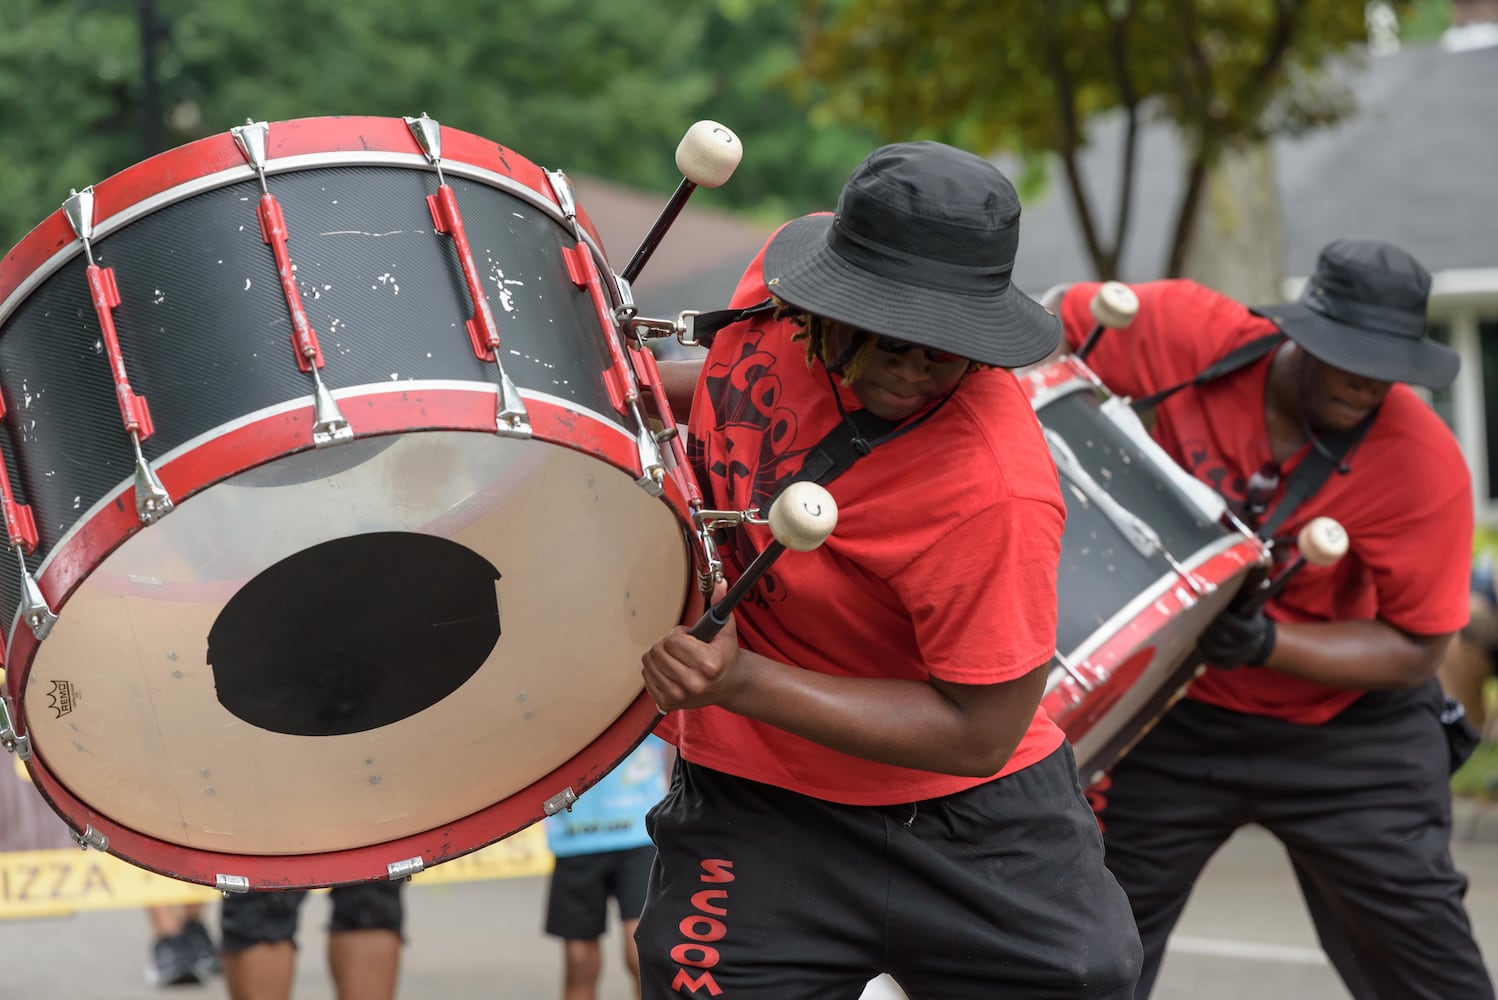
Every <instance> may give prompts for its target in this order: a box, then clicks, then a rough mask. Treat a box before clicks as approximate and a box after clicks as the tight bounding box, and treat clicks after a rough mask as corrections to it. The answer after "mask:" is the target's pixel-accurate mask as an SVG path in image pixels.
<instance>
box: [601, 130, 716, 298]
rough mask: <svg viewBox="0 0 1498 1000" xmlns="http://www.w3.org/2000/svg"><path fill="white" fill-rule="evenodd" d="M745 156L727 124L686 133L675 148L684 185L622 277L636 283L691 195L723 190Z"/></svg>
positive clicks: (662, 212) (663, 210)
mask: <svg viewBox="0 0 1498 1000" xmlns="http://www.w3.org/2000/svg"><path fill="white" fill-rule="evenodd" d="M743 156H744V147H743V146H742V145H740V144H739V137H738V136H736V135H734V134H733V131H732V130H731V129H729V128H728V127H727V126H726V125H719V124H718V123H717V122H715V121H708V120H706V119H704V120H703V121H700V122H696V123H695V124H693V125H692V127H691V128H689V129H687V134H686V135H684V136H682V137H681V142H680V143H679V144H678V145H677V147H676V169H678V170H680V171H681V183H680V184H678V185H677V186H676V191H675V192H674V193H673V194H672V195H671V200H670V201H668V202H666V207H665V208H663V209H662V210H661V214H660V215H659V216H658V217H657V218H656V220H655V225H653V226H651V227H650V232H648V233H646V234H645V239H644V241H643V242H642V243H641V244H640V248H639V249H638V250H636V251H635V255H634V256H633V257H632V258H630V261H629V263H628V264H627V265H625V268H624V270H623V271H622V272H620V274H619V277H621V278H623V279H624V280H625V281H634V280H635V278H636V277H637V276H638V275H639V273H640V272H641V271H642V270H644V268H645V262H646V261H648V260H649V259H650V255H651V254H653V253H655V248H656V247H658V246H660V242H661V237H663V236H665V235H666V230H667V229H670V228H671V223H673V222H675V221H676V217H677V216H678V215H680V214H681V210H682V208H683V207H684V206H685V205H686V203H687V199H688V198H690V197H692V192H693V191H695V190H697V189H698V188H699V187H707V188H715V187H722V186H723V184H724V182H725V181H727V180H728V178H730V177H732V176H733V172H734V170H735V169H737V168H738V165H739V160H741V159H743Z"/></svg>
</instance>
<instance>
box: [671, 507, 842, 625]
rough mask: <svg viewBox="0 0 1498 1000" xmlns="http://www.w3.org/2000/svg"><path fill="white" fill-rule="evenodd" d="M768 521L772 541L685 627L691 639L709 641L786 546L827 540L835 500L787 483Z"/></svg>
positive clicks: (808, 546) (803, 548)
mask: <svg viewBox="0 0 1498 1000" xmlns="http://www.w3.org/2000/svg"><path fill="white" fill-rule="evenodd" d="M769 521H770V533H771V534H772V535H774V536H775V540H774V541H772V542H771V543H770V544H769V545H767V546H765V550H764V551H763V552H761V553H760V554H759V555H757V556H755V557H754V561H753V562H751V563H750V564H749V565H748V566H747V567H745V568H744V572H742V573H740V574H739V578H738V579H737V580H735V581H734V582H733V586H732V587H729V588H728V593H726V594H724V595H723V599H722V600H721V601H719V602H718V603H717V604H715V605H713V606H712V607H710V608H708V609H707V611H705V612H703V615H702V617H701V618H699V619H697V623H696V624H695V625H693V626H692V627H691V628H690V629H688V631H689V632H690V633H691V634H692V636H693V637H694V638H697V639H701V640H702V641H703V642H711V641H712V639H713V636H715V635H717V634H718V632H719V631H720V630H721V629H722V628H723V626H724V625H727V624H728V618H729V616H730V615H732V614H733V609H734V607H735V605H737V604H738V603H739V601H741V600H743V599H744V595H745V594H747V593H749V589H750V588H751V587H753V586H754V585H755V583H757V582H758V581H759V578H760V577H762V576H764V574H765V570H767V569H769V568H770V564H771V563H773V562H774V561H775V560H776V559H778V558H779V557H780V553H782V552H784V551H785V550H786V549H793V550H795V551H796V552H810V551H811V550H812V549H814V548H816V547H817V546H819V545H821V544H822V543H823V542H825V541H827V536H828V535H830V534H832V530H833V529H834V528H836V527H837V501H836V500H834V499H832V494H831V493H828V492H827V490H826V489H824V488H823V487H821V486H818V485H817V484H816V483H813V482H804V481H803V482H799V483H791V484H790V485H789V486H787V487H786V488H785V489H784V491H782V492H781V494H780V496H778V497H776V498H775V502H774V503H772V504H770V517H769Z"/></svg>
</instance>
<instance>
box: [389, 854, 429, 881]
mask: <svg viewBox="0 0 1498 1000" xmlns="http://www.w3.org/2000/svg"><path fill="white" fill-rule="evenodd" d="M425 867H426V862H425V861H423V860H421V855H419V854H418V855H417V856H416V857H414V858H406V859H405V860H404V861H392V862H390V864H388V865H386V866H385V870H386V871H387V872H389V873H390V881H392V882H399V881H400V880H401V879H409V878H410V877H411V876H412V875H415V874H417V873H418V872H420V871H421V870H422V869H423V868H425Z"/></svg>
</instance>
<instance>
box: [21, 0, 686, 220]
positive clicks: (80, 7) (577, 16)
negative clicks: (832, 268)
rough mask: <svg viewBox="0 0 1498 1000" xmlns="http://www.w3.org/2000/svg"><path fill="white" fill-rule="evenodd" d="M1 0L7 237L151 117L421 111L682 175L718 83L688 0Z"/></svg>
mask: <svg viewBox="0 0 1498 1000" xmlns="http://www.w3.org/2000/svg"><path fill="white" fill-rule="evenodd" d="M5 4H6V6H7V7H10V8H17V7H19V10H15V11H14V16H8V17H7V18H6V20H7V30H6V32H4V34H3V36H0V140H3V142H4V146H5V148H6V149H7V151H8V157H7V159H8V163H7V169H6V170H5V171H4V172H3V173H0V241H6V245H9V243H11V242H14V241H15V240H16V239H18V238H19V237H20V235H22V234H23V233H24V231H25V229H26V228H29V226H30V225H32V224H35V223H36V222H37V221H40V219H41V218H43V217H44V216H45V215H46V214H48V213H49V212H51V211H52V210H53V209H55V208H56V207H57V205H58V204H59V203H60V202H61V201H62V199H63V198H64V197H66V195H67V191H68V188H69V187H82V186H84V185H86V184H90V183H93V182H96V181H98V180H100V179H102V178H103V177H105V176H107V175H108V174H110V173H113V172H115V171H117V170H119V169H121V168H123V167H125V166H128V165H130V164H131V163H133V162H135V161H137V160H140V159H142V158H144V155H145V154H146V153H148V152H154V151H156V150H151V149H146V148H144V147H143V143H144V142H145V141H146V137H147V136H151V135H159V136H160V139H159V140H158V141H159V144H160V145H162V146H167V147H169V146H174V145H178V144H180V143H183V142H186V141H189V140H191V139H195V138H198V137H200V136H202V135H206V134H209V133H212V132H217V131H222V130H224V129H227V128H228V127H230V126H231V125H236V124H239V123H241V122H243V121H244V120H245V119H246V118H254V119H257V120H267V121H279V120H284V119H289V118H299V117H315V116H323V115H335V114H368V115H380V116H399V115H414V114H419V113H421V112H422V111H427V112H429V113H430V114H431V115H432V116H433V117H435V118H437V119H438V120H440V121H442V122H443V123H444V124H449V125H453V126H456V127H458V128H462V129H466V130H468V131H471V132H476V133H478V134H481V135H484V136H486V137H488V138H492V139H494V140H496V141H498V142H502V143H504V144H505V145H508V146H510V147H511V148H513V149H516V150H517V151H519V152H521V153H522V154H523V155H525V156H527V157H528V158H530V159H532V160H535V161H536V162H538V163H541V164H543V165H545V166H548V167H560V168H562V169H566V170H569V171H572V170H581V171H588V172H599V173H604V174H605V175H606V176H609V177H611V178H613V179H616V180H619V181H622V182H626V183H634V184H642V185H654V186H661V185H662V184H663V183H664V184H666V185H669V184H670V183H674V182H675V180H676V177H675V176H674V173H673V171H674V168H673V166H672V163H671V153H672V151H673V150H674V148H675V143H676V141H677V140H679V139H680V137H681V134H682V131H683V130H684V129H685V127H686V125H688V124H690V123H691V121H692V120H693V119H692V114H693V111H694V109H695V107H696V106H697V105H699V104H701V102H702V101H703V100H704V98H705V97H706V96H707V93H708V74H707V72H706V71H705V70H704V69H701V68H699V67H700V66H701V65H702V61H701V60H700V59H698V58H696V57H695V55H694V49H695V47H696V46H698V45H699V44H700V41H701V39H702V36H703V32H704V30H705V26H706V22H707V15H706V13H705V12H702V11H700V10H699V9H698V8H697V6H696V5H694V4H692V3H691V2H690V0H673V2H668V3H648V4H647V3H611V4H593V3H589V2H587V0H530V2H527V3H526V4H523V5H521V4H513V3H512V4H504V5H499V4H494V3H491V2H486V0H444V2H443V3H442V4H441V5H440V6H439V5H437V4H411V3H407V2H405V0H364V2H362V3H359V4H349V3H344V2H341V0H257V2H256V3H253V4H249V3H240V2H232V0H226V2H221V3H200V2H194V0H62V2H59V0H5ZM147 13H151V14H153V15H154V17H153V21H154V22H155V25H156V26H157V31H156V33H155V40H154V45H155V49H154V52H155V62H156V69H157V72H156V78H157V81H156V88H155V94H154V100H153V99H151V98H152V97H153V94H152V91H151V89H150V88H149V87H148V86H147V84H146V82H145V80H146V77H145V74H144V73H143V69H144V65H145V61H146V56H145V52H146V48H145V46H144V45H143V43H142V28H141V25H142V20H143V17H144V15H145V14H147ZM152 112H154V114H152ZM145 116H150V120H147V119H146V117H145ZM662 175H665V176H664V178H663V176H662Z"/></svg>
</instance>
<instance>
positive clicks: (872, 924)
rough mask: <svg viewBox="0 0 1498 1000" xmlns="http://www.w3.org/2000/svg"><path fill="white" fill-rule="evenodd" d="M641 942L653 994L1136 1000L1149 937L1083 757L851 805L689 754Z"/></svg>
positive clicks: (663, 823)
mask: <svg viewBox="0 0 1498 1000" xmlns="http://www.w3.org/2000/svg"><path fill="white" fill-rule="evenodd" d="M646 823H647V828H648V829H649V830H650V832H651V836H652V837H653V838H655V842H656V844H657V847H658V857H657V862H656V865H655V868H654V869H653V870H652V872H651V882H650V892H649V895H648V898H647V901H646V906H645V912H644V914H643V916H642V917H641V919H640V925H639V928H638V929H637V930H636V932H635V941H636V943H637V944H638V946H639V953H640V965H641V980H642V986H643V994H642V995H643V997H644V998H645V1000H659V998H662V997H669V996H678V995H681V994H686V995H694V996H707V995H714V996H716V995H718V990H720V989H721V990H722V991H723V995H725V996H732V997H739V998H754V1000H772V998H773V1000H856V998H858V997H859V996H860V995H861V994H862V993H863V990H864V987H865V985H866V984H867V982H868V981H869V980H870V979H872V978H873V977H874V976H875V975H876V974H878V973H880V972H888V973H890V974H891V975H892V976H893V977H894V978H895V980H896V981H897V982H899V983H900V985H901V986H902V987H903V988H904V990H905V991H906V993H907V994H909V996H910V997H911V998H912V1000H934V998H938V997H939V998H941V1000H992V998H993V997H996V996H1017V997H1021V996H1022V997H1026V998H1028V1000H1046V998H1052V997H1054V998H1062V997H1065V998H1075V997H1079V996H1086V997H1089V998H1094V1000H1122V998H1131V997H1132V996H1133V993H1134V981H1135V979H1136V978H1137V977H1138V975H1139V964H1140V953H1139V938H1138V935H1137V934H1136V932H1135V930H1134V922H1133V920H1132V919H1131V918H1130V916H1129V906H1128V901H1127V900H1126V899H1125V898H1124V894H1123V892H1122V890H1120V889H1119V887H1118V884H1117V883H1116V882H1115V881H1114V880H1113V878H1112V877H1111V876H1110V875H1109V874H1108V873H1107V871H1106V869H1104V868H1103V866H1102V864H1101V863H1100V862H1101V855H1102V850H1103V843H1102V836H1101V834H1100V833H1099V831H1098V827H1097V821H1096V820H1095V819H1094V818H1093V815H1092V810H1091V809H1090V808H1089V807H1088V805H1087V803H1086V801H1085V800H1084V798H1083V796H1082V788H1081V785H1080V783H1079V782H1078V780H1077V774H1076V764H1075V761H1074V759H1073V757H1072V751H1071V747H1070V746H1069V745H1067V744H1063V745H1062V746H1061V747H1060V748H1059V749H1058V750H1057V751H1056V752H1055V753H1053V754H1051V755H1050V756H1049V757H1046V758H1045V759H1044V760H1041V761H1040V762H1038V763H1036V764H1033V765H1031V766H1030V767H1028V768H1025V769H1023V770H1021V771H1017V772H1015V773H1014V774H1011V775H1009V776H1007V777H1004V778H999V779H996V780H994V781H990V782H988V783H986V784H983V785H979V786H978V787H976V788H971V789H968V790H967V791H964V792H960V793H958V794H955V795H949V796H945V797H943V798H937V799H928V800H925V801H922V802H916V803H907V804H903V805H892V806H845V805H838V804H836V803H830V802H825V801H822V800H820V799H815V798H809V797H807V796H804V795H798V794H796V793H794V792H790V791H786V790H784V789H781V788H776V787H774V786H771V785H764V784H760V783H757V782H753V781H746V780H744V779H741V778H735V777H731V776H729V775H725V774H722V773H720V772H717V771H713V770H711V769H709V768H705V767H701V766H696V765H692V764H690V763H688V762H686V761H679V762H678V764H677V769H676V774H675V776H674V778H673V780H672V783H671V789H670V790H669V791H668V792H667V794H666V797H665V798H664V799H663V800H662V801H661V803H660V804H659V805H657V806H656V807H655V808H654V809H653V810H651V812H650V814H649V816H648V817H647V820H646Z"/></svg>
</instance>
